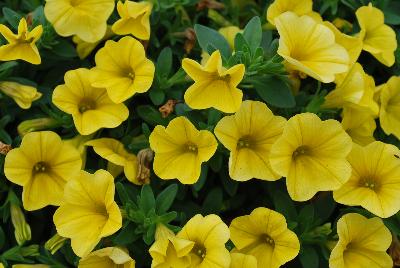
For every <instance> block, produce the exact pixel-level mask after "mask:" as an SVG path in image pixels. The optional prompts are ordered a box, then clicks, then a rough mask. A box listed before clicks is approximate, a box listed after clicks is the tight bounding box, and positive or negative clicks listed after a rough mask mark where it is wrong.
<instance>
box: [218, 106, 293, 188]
mask: <svg viewBox="0 0 400 268" xmlns="http://www.w3.org/2000/svg"><path fill="white" fill-rule="evenodd" d="M285 123H286V120H285V119H284V118H283V117H280V116H274V115H273V113H272V112H271V110H270V109H269V108H268V107H267V105H265V104H264V103H262V102H258V101H244V102H243V103H242V106H241V107H240V109H239V111H237V112H236V114H234V115H231V116H226V117H224V118H222V119H221V120H220V121H219V122H218V124H217V125H216V127H215V130H214V132H215V135H216V136H217V138H218V140H220V142H221V143H222V144H223V145H224V146H225V147H226V148H228V150H229V151H230V152H231V153H230V158H229V175H230V177H231V178H232V179H234V180H237V181H246V180H250V179H252V178H257V179H262V180H269V181H271V180H277V179H280V178H281V176H279V175H278V174H276V173H275V172H274V171H273V170H272V168H271V165H270V163H269V153H270V150H271V146H272V144H273V143H274V142H275V141H276V140H277V139H278V138H279V136H280V135H281V134H282V132H283V128H284V126H285ZM266 130H267V131H266Z"/></svg>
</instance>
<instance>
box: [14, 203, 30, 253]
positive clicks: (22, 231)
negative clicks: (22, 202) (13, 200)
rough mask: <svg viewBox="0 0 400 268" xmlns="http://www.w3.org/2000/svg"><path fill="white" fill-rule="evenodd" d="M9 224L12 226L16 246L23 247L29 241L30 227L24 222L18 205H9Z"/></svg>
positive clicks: (23, 216)
mask: <svg viewBox="0 0 400 268" xmlns="http://www.w3.org/2000/svg"><path fill="white" fill-rule="evenodd" d="M10 212H11V213H10V214H11V222H12V224H13V226H14V229H15V231H14V235H15V240H17V243H18V245H23V244H24V243H25V242H26V241H29V240H31V227H30V226H29V224H28V223H27V222H26V220H25V215H24V213H23V212H22V210H21V208H20V207H19V206H18V205H15V204H11V205H10Z"/></svg>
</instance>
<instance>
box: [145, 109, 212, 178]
mask: <svg viewBox="0 0 400 268" xmlns="http://www.w3.org/2000/svg"><path fill="white" fill-rule="evenodd" d="M149 142H150V147H151V149H152V150H153V151H154V152H155V156H154V162H153V169H154V173H155V174H156V175H157V176H158V177H160V178H161V179H164V180H170V179H175V178H176V179H178V180H179V181H180V182H181V183H183V184H193V183H195V182H196V181H197V180H198V179H199V177H200V171H201V164H202V163H203V162H206V161H208V160H209V159H210V158H211V157H212V156H213V155H214V153H215V151H216V150H217V146H218V143H217V141H216V139H215V137H214V135H213V134H212V133H211V132H209V131H207V130H200V131H199V130H197V129H196V127H195V126H194V125H193V124H192V123H191V122H190V121H189V120H188V119H187V118H186V117H183V116H180V117H177V118H175V119H173V120H172V121H171V122H169V124H168V126H167V127H166V128H165V127H163V126H156V127H155V128H154V130H153V132H152V133H151V135H150V137H149Z"/></svg>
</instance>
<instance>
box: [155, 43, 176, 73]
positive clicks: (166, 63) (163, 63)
mask: <svg viewBox="0 0 400 268" xmlns="http://www.w3.org/2000/svg"><path fill="white" fill-rule="evenodd" d="M171 68H172V50H171V48H170V47H165V48H164V49H163V50H161V52H160V55H158V58H157V62H156V75H157V76H158V77H165V78H167V77H168V76H169V75H170V73H171Z"/></svg>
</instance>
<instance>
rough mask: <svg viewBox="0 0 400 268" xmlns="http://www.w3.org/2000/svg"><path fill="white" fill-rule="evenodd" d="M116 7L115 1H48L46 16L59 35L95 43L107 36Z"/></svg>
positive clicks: (45, 10) (45, 8)
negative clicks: (108, 22) (110, 19)
mask: <svg viewBox="0 0 400 268" xmlns="http://www.w3.org/2000/svg"><path fill="white" fill-rule="evenodd" d="M114 6H115V1H114V0H98V1H92V0H46V4H45V6H44V14H45V16H46V18H47V20H48V21H49V22H50V23H51V24H52V25H53V27H54V30H56V32H57V33H58V34H59V35H61V36H64V37H66V36H72V35H77V36H78V37H79V38H80V39H82V40H84V41H86V42H88V43H95V42H97V41H99V40H100V39H102V38H103V36H104V35H105V33H106V29H107V20H108V17H110V15H111V13H112V12H113V10H114Z"/></svg>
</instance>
